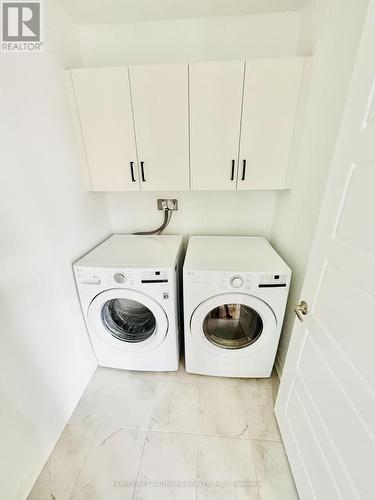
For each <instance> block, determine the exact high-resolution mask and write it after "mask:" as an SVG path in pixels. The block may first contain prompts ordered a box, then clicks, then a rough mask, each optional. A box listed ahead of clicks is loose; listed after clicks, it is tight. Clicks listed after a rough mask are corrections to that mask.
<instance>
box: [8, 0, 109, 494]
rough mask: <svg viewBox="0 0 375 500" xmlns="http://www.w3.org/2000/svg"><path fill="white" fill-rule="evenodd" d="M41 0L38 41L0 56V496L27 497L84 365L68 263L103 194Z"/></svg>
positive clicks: (58, 29) (101, 233)
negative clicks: (42, 47) (90, 185)
mask: <svg viewBox="0 0 375 500" xmlns="http://www.w3.org/2000/svg"><path fill="white" fill-rule="evenodd" d="M45 4H46V8H47V12H46V29H47V34H46V45H47V51H46V52H45V53H43V54H28V55H27V54H26V55H21V54H4V53H2V54H1V55H0V73H1V79H0V108H1V120H0V177H1V179H0V185H1V196H0V224H1V245H0V269H1V271H0V274H1V279H0V324H1V331H0V498H1V499H2V500H13V499H14V500H20V499H24V498H26V496H27V493H28V491H29V490H30V489H31V487H32V485H33V483H34V481H35V479H36V478H37V476H38V474H39V472H40V470H41V469H42V467H43V464H44V462H45V461H46V459H47V457H48V455H49V453H50V451H51V448H52V447H53V446H54V444H55V442H56V440H57V438H58V436H59V435H60V433H61V431H62V429H63V427H64V425H65V423H66V421H67V419H68V418H69V415H70V413H71V411H72V410H73V408H74V406H75V404H76V403H77V400H78V399H79V398H80V396H81V393H82V391H83V390H84V388H85V386H86V384H87V382H88V380H89V378H90V376H91V374H92V372H93V370H94V369H95V366H96V360H95V358H94V356H93V354H92V350H91V348H90V345H89V341H88V337H87V333H86V330H85V326H84V322H83V319H82V316H81V312H80V307H79V304H78V300H77V297H76V290H75V285H74V280H73V275H72V269H71V264H72V262H73V261H74V260H75V259H76V258H77V257H79V256H80V255H81V254H82V253H84V252H86V251H87V250H89V249H90V247H92V246H93V245H95V244H97V243H98V242H99V241H100V240H102V239H104V238H105V237H106V236H107V235H108V233H109V232H110V224H109V220H108V215H107V206H106V200H105V196H104V195H102V194H93V193H90V194H89V193H87V192H84V190H83V188H82V185H81V182H80V172H79V166H78V161H77V158H78V155H77V152H76V150H75V142H74V139H73V136H72V126H71V122H70V120H71V118H70V115H69V114H68V113H67V101H66V100H65V95H64V72H63V65H66V66H70V65H71V64H79V61H77V43H76V42H77V36H76V30H75V27H74V26H73V25H72V24H71V23H70V21H69V20H68V19H67V18H66V17H65V15H64V13H63V12H61V11H60V9H59V8H58V7H56V6H55V4H54V2H53V1H52V0H49V1H48V2H45ZM57 42H58V43H57Z"/></svg>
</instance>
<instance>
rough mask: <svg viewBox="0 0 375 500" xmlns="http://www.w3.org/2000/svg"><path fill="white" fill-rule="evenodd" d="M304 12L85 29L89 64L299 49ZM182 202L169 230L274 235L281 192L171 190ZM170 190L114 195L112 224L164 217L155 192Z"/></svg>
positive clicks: (127, 228) (131, 225)
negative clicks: (181, 191)
mask: <svg viewBox="0 0 375 500" xmlns="http://www.w3.org/2000/svg"><path fill="white" fill-rule="evenodd" d="M299 28H300V15H299V14H298V13H279V14H258V15H249V16H233V17H223V18H202V19H180V20H169V21H154V22H144V23H129V24H119V25H104V26H83V27H80V40H81V53H82V60H83V63H84V66H106V65H125V64H136V63H137V64H140V63H145V64H146V63H173V62H181V61H187V62H190V61H198V60H220V59H223V60H225V59H237V58H238V59H241V58H246V57H267V56H283V55H295V53H296V49H297V42H298V37H299ZM169 194H170V196H173V197H177V198H178V199H179V200H180V210H179V212H178V213H177V214H175V215H174V217H173V220H172V223H171V225H170V228H169V229H168V231H167V232H173V233H183V234H198V233H200V234H256V235H257V234H259V235H265V236H268V237H269V236H270V229H271V224H272V220H273V211H274V204H275V200H276V193H275V192H242V193H240V192H238V193H235V192H195V193H189V192H185V193H169ZM165 196H166V193H159V194H155V193H154V194H151V193H136V194H134V193H122V194H121V193H116V194H115V193H111V194H108V206H109V210H110V216H111V221H112V225H113V230H114V231H115V232H116V231H120V232H125V233H126V232H132V231H135V230H138V231H140V230H145V229H149V228H153V227H155V226H156V225H158V224H159V222H160V217H161V214H160V213H158V212H157V211H156V198H157V197H165Z"/></svg>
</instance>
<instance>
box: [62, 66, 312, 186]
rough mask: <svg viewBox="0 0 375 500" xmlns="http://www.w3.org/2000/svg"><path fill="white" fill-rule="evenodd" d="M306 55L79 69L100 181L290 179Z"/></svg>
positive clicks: (94, 175)
mask: <svg viewBox="0 0 375 500" xmlns="http://www.w3.org/2000/svg"><path fill="white" fill-rule="evenodd" d="M304 64H305V58H302V57H289V58H278V59H253V60H248V61H246V62H245V61H226V62H200V63H192V64H189V65H187V64H160V65H147V66H132V67H130V68H124V67H116V68H88V69H76V70H71V77H72V82H73V89H74V96H75V103H76V108H77V111H78V117H79V122H80V126H81V131H82V136H83V141H84V146H85V151H86V158H87V163H88V167H89V168H88V170H89V173H90V180H91V188H92V190H93V191H137V190H142V191H184V190H189V189H191V190H235V189H239V190H245V189H287V188H289V187H290V186H289V182H290V178H291V175H290V174H291V171H292V167H293V163H294V156H295V152H296V150H297V147H296V145H297V139H298V137H297V136H298V133H296V132H298V129H299V128H300V124H301V117H302V113H301V110H302V107H303V106H302V105H301V101H302V100H301V99H300V93H301V92H300V90H301V82H302V77H303V73H304ZM296 118H297V119H296ZM296 124H299V125H296Z"/></svg>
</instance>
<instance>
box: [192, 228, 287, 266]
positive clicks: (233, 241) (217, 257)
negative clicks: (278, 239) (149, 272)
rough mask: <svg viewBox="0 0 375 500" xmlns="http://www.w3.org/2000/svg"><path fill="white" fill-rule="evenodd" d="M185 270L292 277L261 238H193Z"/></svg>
mask: <svg viewBox="0 0 375 500" xmlns="http://www.w3.org/2000/svg"><path fill="white" fill-rule="evenodd" d="M184 269H189V270H205V271H233V272H236V271H237V272H270V273H275V274H281V273H290V269H289V267H288V266H287V265H286V263H285V262H284V261H283V260H282V258H281V257H280V256H279V255H278V253H277V252H276V251H275V250H274V249H273V248H272V246H271V245H270V244H269V243H268V241H267V240H266V239H265V238H263V237H258V236H191V237H190V239H189V244H188V248H187V252H186V257H185V264H184Z"/></svg>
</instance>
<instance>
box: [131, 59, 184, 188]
mask: <svg viewBox="0 0 375 500" xmlns="http://www.w3.org/2000/svg"><path fill="white" fill-rule="evenodd" d="M129 72H130V83H131V92H132V100H133V110H134V122H135V130H136V137H137V148H138V157H139V175H140V179H141V189H142V190H143V191H161V190H163V191H166V190H188V189H189V107H188V67H187V64H167V65H164V64H160V65H150V66H132V67H130V68H129Z"/></svg>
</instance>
